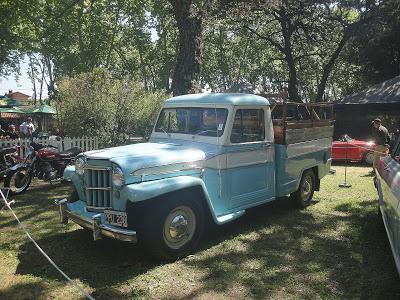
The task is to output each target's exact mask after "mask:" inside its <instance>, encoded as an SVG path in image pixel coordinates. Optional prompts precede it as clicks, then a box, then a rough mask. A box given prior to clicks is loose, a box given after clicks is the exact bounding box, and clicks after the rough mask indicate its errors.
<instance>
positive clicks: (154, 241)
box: [139, 193, 205, 260]
mask: <svg viewBox="0 0 400 300" xmlns="http://www.w3.org/2000/svg"><path fill="white" fill-rule="evenodd" d="M185 194H186V193H184V195H185ZM204 220H205V213H204V208H203V206H202V204H201V203H200V202H199V201H196V200H195V199H193V197H190V198H181V199H179V198H178V199H177V198H175V197H173V198H172V197H171V198H167V199H160V203H159V204H158V207H157V208H156V209H154V208H153V209H152V210H151V213H149V214H147V216H146V218H145V219H144V220H143V223H142V224H141V226H140V233H139V234H140V237H139V238H140V239H141V242H143V245H144V246H145V247H146V248H147V249H148V250H149V251H150V252H151V253H152V254H153V256H154V257H156V258H158V259H166V260H176V259H179V258H183V257H185V256H187V255H189V254H190V253H191V252H192V251H193V250H194V249H195V248H196V247H197V245H198V243H199V241H200V240H201V237H202V235H203V232H204Z"/></svg>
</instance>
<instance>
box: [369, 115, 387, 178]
mask: <svg viewBox="0 0 400 300" xmlns="http://www.w3.org/2000/svg"><path fill="white" fill-rule="evenodd" d="M372 125H373V137H374V140H375V144H376V148H375V152H374V154H375V157H374V163H373V166H372V167H373V172H375V166H376V160H377V159H378V158H379V157H382V156H385V155H386V153H387V151H388V148H389V143H390V135H389V132H388V130H387V129H386V127H385V126H383V125H382V121H381V119H378V118H376V119H375V120H374V121H373V122H372Z"/></svg>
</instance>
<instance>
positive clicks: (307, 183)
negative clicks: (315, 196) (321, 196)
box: [301, 176, 312, 201]
mask: <svg viewBox="0 0 400 300" xmlns="http://www.w3.org/2000/svg"><path fill="white" fill-rule="evenodd" d="M311 192H312V178H311V176H307V177H306V178H304V181H303V186H302V187H301V198H302V199H303V201H308V199H309V198H310V196H311Z"/></svg>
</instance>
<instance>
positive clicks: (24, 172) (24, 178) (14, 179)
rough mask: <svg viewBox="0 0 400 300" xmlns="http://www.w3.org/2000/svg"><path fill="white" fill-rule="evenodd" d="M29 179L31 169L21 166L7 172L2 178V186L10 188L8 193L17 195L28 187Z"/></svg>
mask: <svg viewBox="0 0 400 300" xmlns="http://www.w3.org/2000/svg"><path fill="white" fill-rule="evenodd" d="M31 180H32V172H31V170H30V169H29V168H25V167H21V168H18V169H16V170H14V171H11V172H9V173H8V174H7V177H6V179H4V187H6V188H10V195H19V194H22V193H24V192H25V191H26V190H27V189H28V187H29V185H30V184H31Z"/></svg>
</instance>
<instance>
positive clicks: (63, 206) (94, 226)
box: [58, 199, 137, 243]
mask: <svg viewBox="0 0 400 300" xmlns="http://www.w3.org/2000/svg"><path fill="white" fill-rule="evenodd" d="M58 204H59V206H60V220H61V223H63V224H67V223H68V220H72V221H73V222H75V223H77V224H79V225H81V226H82V227H84V228H87V229H89V230H92V231H93V239H94V240H99V239H101V237H102V236H107V237H111V238H114V239H116V240H120V241H124V242H131V243H137V236H136V231H133V230H127V229H121V228H117V227H115V226H111V225H107V224H104V215H103V214H102V213H96V214H94V213H92V214H89V213H86V214H84V213H82V211H79V210H77V211H76V212H75V211H72V210H71V209H70V207H69V205H71V204H69V203H68V201H67V199H63V200H60V201H59V202H58ZM72 204H73V203H72Z"/></svg>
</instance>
